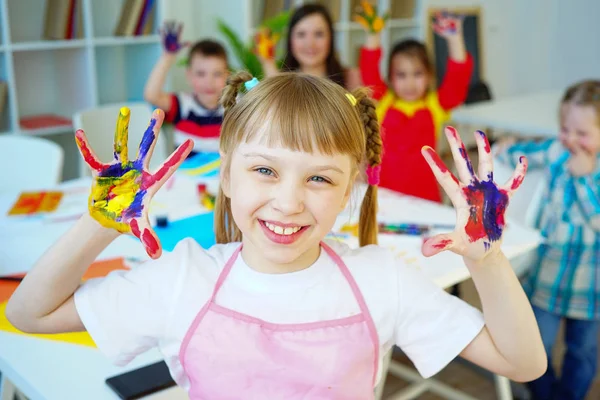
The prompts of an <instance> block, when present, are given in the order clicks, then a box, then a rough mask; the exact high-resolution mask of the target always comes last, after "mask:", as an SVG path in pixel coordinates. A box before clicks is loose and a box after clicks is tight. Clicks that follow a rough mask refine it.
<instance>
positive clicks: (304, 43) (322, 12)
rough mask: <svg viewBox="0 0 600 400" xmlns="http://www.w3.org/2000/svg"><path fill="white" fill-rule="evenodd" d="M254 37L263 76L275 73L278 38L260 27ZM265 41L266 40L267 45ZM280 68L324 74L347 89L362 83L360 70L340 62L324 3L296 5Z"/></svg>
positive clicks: (276, 71)
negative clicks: (259, 32) (259, 31)
mask: <svg viewBox="0 0 600 400" xmlns="http://www.w3.org/2000/svg"><path fill="white" fill-rule="evenodd" d="M255 39H257V40H256V47H257V49H256V50H257V55H258V56H259V60H260V62H261V64H262V66H263V70H264V74H265V76H267V77H268V76H274V75H277V74H278V73H279V69H278V68H277V65H276V63H275V46H276V42H277V41H276V39H277V38H275V37H273V36H272V35H269V33H268V32H265V31H263V32H261V34H259V35H257V36H256V38H255ZM261 39H262V40H261ZM264 44H268V47H267V46H264ZM261 50H262V51H261ZM281 70H282V71H283V72H293V71H297V72H304V73H306V74H311V75H315V76H321V77H327V78H329V79H331V80H332V81H334V82H336V83H337V84H339V85H341V86H343V87H345V88H346V89H348V90H353V89H356V88H357V87H359V86H360V84H361V82H360V72H359V71H358V70H357V69H356V68H346V67H344V66H342V64H341V63H340V61H339V59H338V55H337V52H336V50H335V31H334V27H333V21H332V18H331V14H330V13H329V10H328V9H327V8H326V7H325V6H323V5H322V4H317V3H309V4H304V5H303V6H300V7H298V8H296V9H295V10H294V12H293V14H292V15H291V16H290V21H289V23H288V32H287V44H286V49H285V58H284V60H283V64H282V66H281Z"/></svg>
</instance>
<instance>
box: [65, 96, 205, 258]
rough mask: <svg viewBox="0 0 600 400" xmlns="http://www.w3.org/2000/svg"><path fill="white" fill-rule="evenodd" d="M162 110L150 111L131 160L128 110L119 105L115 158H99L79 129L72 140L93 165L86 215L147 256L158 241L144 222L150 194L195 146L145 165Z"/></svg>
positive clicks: (154, 254) (189, 144) (158, 247)
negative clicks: (129, 238) (152, 166)
mask: <svg viewBox="0 0 600 400" xmlns="http://www.w3.org/2000/svg"><path fill="white" fill-rule="evenodd" d="M164 116H165V115H164V112H163V111H162V110H159V109H157V110H155V111H154V113H153V114H152V119H151V120H150V125H149V126H148V128H147V129H146V132H144V136H143V138H142V142H141V143H140V147H139V150H138V156H137V158H136V159H135V160H132V161H130V160H129V159H128V156H127V154H128V152H127V137H128V133H129V118H130V115H129V109H128V108H127V107H123V108H121V112H120V114H119V118H118V120H117V127H116V130H115V142H114V160H113V161H112V162H111V163H108V164H105V163H103V162H101V161H100V160H99V159H98V158H97V157H96V155H95V154H94V152H93V150H92V149H91V148H90V145H89V143H88V141H87V138H86V136H85V133H84V132H83V130H81V129H79V130H78V131H77V132H76V133H75V140H76V142H77V146H78V147H79V151H80V152H81V155H82V156H83V159H84V160H85V162H86V163H87V164H88V165H89V166H90V168H91V169H92V176H93V178H94V181H93V183H92V191H91V193H90V198H89V201H88V208H89V211H90V215H91V216H92V217H93V218H94V219H95V220H96V221H98V222H99V223H100V224H101V225H102V226H104V227H107V228H113V229H116V230H117V231H119V232H121V233H131V234H133V235H135V236H136V237H138V238H139V239H140V240H141V242H142V244H143V245H144V247H145V248H146V252H147V253H148V255H149V256H150V257H152V258H158V257H160V255H161V254H162V247H161V244H160V242H159V240H158V238H157V236H156V233H155V232H154V231H153V230H152V227H151V226H150V222H149V221H148V205H149V204H150V200H151V199H152V196H154V194H155V193H156V192H157V191H158V189H160V187H161V186H162V185H163V184H164V183H165V182H166V181H167V180H168V179H169V177H170V176H171V175H173V173H174V172H175V170H176V169H177V167H179V165H180V164H181V163H182V162H183V160H185V158H186V157H187V155H188V154H189V153H190V151H192V148H193V147H194V144H193V142H192V141H191V140H188V141H186V142H185V143H183V144H182V145H181V146H179V147H178V148H177V150H175V151H174V152H173V153H172V154H171V156H170V157H169V158H168V159H167V160H166V161H165V162H164V163H163V164H162V165H161V166H160V168H159V169H158V170H157V171H156V172H154V173H150V172H148V164H149V162H150V158H151V157H152V151H153V149H154V145H155V143H156V138H157V137H158V133H159V131H160V127H161V125H162V122H163V119H164Z"/></svg>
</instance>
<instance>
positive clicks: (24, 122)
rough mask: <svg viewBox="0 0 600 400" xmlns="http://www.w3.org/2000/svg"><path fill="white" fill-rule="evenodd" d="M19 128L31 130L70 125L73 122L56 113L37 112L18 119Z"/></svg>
mask: <svg viewBox="0 0 600 400" xmlns="http://www.w3.org/2000/svg"><path fill="white" fill-rule="evenodd" d="M19 124H20V125H21V129H25V130H33V129H44V128H54V127H65V128H67V127H71V126H72V125H73V122H72V121H71V119H70V118H65V117H62V116H60V115H56V114H39V115H30V116H27V117H22V118H21V120H20V121H19Z"/></svg>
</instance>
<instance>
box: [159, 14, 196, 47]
mask: <svg viewBox="0 0 600 400" xmlns="http://www.w3.org/2000/svg"><path fill="white" fill-rule="evenodd" d="M182 29H183V24H181V23H179V24H178V23H176V22H173V21H168V22H165V24H164V26H163V28H162V29H161V30H160V35H161V36H162V43H163V48H164V49H165V51H166V52H167V53H172V54H175V53H177V52H178V51H179V50H181V49H182V48H184V47H186V46H187V45H189V43H188V42H185V43H182V42H181V41H180V39H181V31H182Z"/></svg>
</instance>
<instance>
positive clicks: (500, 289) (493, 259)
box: [422, 127, 547, 382]
mask: <svg viewBox="0 0 600 400" xmlns="http://www.w3.org/2000/svg"><path fill="white" fill-rule="evenodd" d="M445 133H446V137H447V139H448V141H449V143H450V148H451V150H452V156H453V158H454V162H455V164H456V168H457V170H458V175H459V179H457V178H456V177H455V176H454V175H453V174H452V172H450V171H449V170H448V168H447V167H446V166H445V165H444V163H443V161H442V160H441V159H440V158H439V156H438V155H437V154H436V153H435V151H434V150H433V149H431V148H430V147H424V148H423V150H422V153H423V156H424V157H425V159H426V160H427V162H428V164H429V166H430V167H431V169H432V171H433V172H434V174H435V176H436V178H437V180H438V182H439V183H440V185H441V186H442V187H443V188H444V191H445V192H446V193H447V194H448V196H449V197H450V199H451V201H452V204H453V205H454V207H455V209H456V216H457V219H456V229H455V230H454V232H451V233H449V234H442V235H437V236H435V237H433V238H431V239H429V240H427V241H426V242H425V243H424V244H423V254H424V255H425V256H432V255H434V254H437V253H439V252H441V251H444V250H450V251H452V252H454V253H457V254H459V255H461V256H462V257H463V259H464V262H465V264H466V266H467V268H468V269H469V272H470V273H471V277H472V278H473V282H474V283H475V286H476V288H477V292H478V293H479V296H480V298H481V303H482V306H483V315H484V319H485V327H484V329H483V330H482V331H481V332H480V333H479V335H478V336H477V337H476V338H475V339H473V341H472V342H471V343H470V344H469V345H468V346H467V347H466V348H465V349H464V350H463V351H462V353H461V356H462V357H464V358H466V359H467V360H469V361H471V362H473V363H475V364H477V365H479V366H481V367H483V368H486V369H488V370H490V371H492V372H494V373H497V374H500V375H503V376H506V377H508V378H510V379H512V380H515V381H520V382H524V381H530V380H533V379H535V378H538V377H539V376H541V375H542V374H543V373H544V371H545V370H546V367H547V358H546V353H545V350H544V345H543V343H542V340H541V337H540V332H539V329H538V325H537V322H536V319H535V316H534V314H533V311H532V309H531V305H530V303H529V300H528V299H527V296H526V295H525V293H524V291H523V289H522V287H521V284H520V282H519V280H518V279H517V277H516V275H515V273H514V271H513V269H512V268H511V265H510V263H509V261H508V259H507V258H506V257H505V256H504V254H503V253H502V251H501V249H500V245H501V243H502V235H503V231H504V227H505V223H504V212H505V209H506V206H507V205H508V201H509V198H510V196H511V195H512V193H513V192H514V191H515V190H516V189H517V188H518V187H519V185H520V184H521V182H522V181H523V178H524V176H525V171H526V169H527V159H526V158H525V157H522V158H521V160H520V163H519V165H518V166H517V168H516V170H515V173H514V175H513V177H512V178H511V179H510V180H509V181H508V182H507V183H506V184H505V185H504V186H502V187H499V186H498V185H496V183H495V182H494V181H493V166H492V155H491V151H490V146H489V143H488V140H487V138H486V136H485V135H484V134H483V132H480V131H478V132H475V139H476V141H477V147H478V149H479V168H478V171H477V174H476V173H475V171H474V169H473V166H472V164H471V161H470V160H469V157H468V155H467V152H466V150H465V147H464V144H463V143H462V140H461V139H460V137H459V135H458V133H457V132H456V130H455V129H454V128H451V127H449V128H446V130H445ZM441 334H443V333H441Z"/></svg>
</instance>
